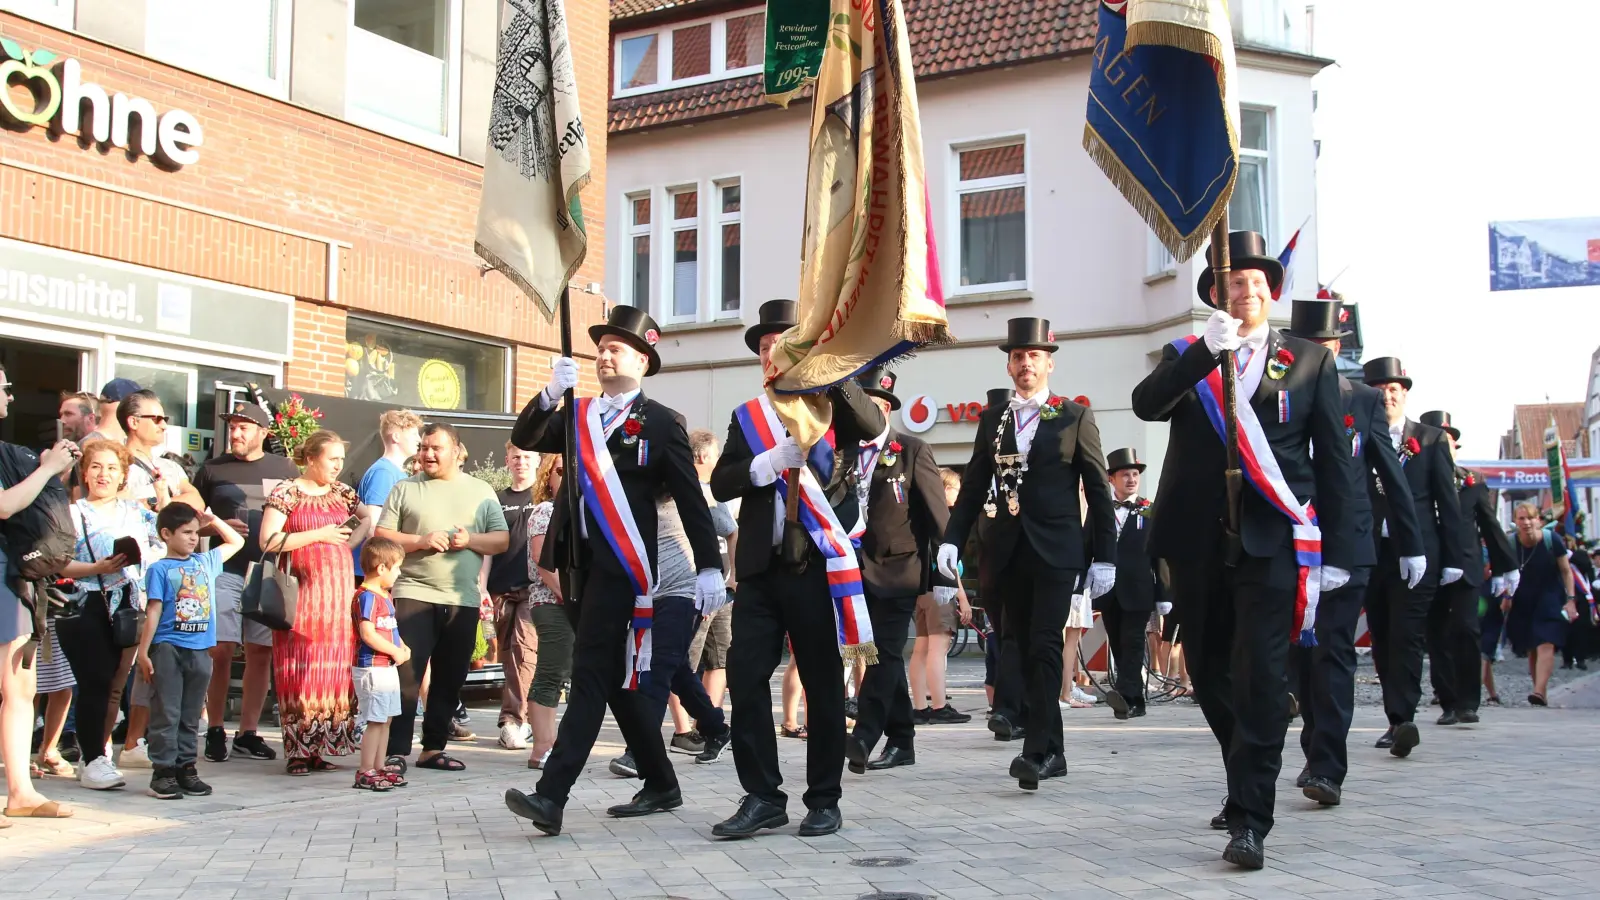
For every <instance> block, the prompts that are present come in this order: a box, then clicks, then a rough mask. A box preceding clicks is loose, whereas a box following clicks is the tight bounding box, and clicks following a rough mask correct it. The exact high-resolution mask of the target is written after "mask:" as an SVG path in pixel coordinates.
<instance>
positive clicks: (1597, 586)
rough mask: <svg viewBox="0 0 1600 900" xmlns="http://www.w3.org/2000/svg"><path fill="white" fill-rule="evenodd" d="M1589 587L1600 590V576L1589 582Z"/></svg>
mask: <svg viewBox="0 0 1600 900" xmlns="http://www.w3.org/2000/svg"><path fill="white" fill-rule="evenodd" d="M1589 587H1592V588H1594V589H1595V590H1596V591H1600V578H1596V579H1595V580H1593V581H1591V582H1589Z"/></svg>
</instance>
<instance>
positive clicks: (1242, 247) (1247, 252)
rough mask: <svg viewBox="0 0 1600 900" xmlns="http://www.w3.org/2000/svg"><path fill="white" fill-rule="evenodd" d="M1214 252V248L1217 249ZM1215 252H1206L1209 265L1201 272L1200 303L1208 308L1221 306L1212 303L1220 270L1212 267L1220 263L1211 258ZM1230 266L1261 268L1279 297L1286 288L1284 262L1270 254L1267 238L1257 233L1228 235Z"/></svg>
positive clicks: (1236, 232) (1236, 269) (1235, 232)
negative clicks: (1281, 290)
mask: <svg viewBox="0 0 1600 900" xmlns="http://www.w3.org/2000/svg"><path fill="white" fill-rule="evenodd" d="M1213 249H1214V248H1213ZM1211 256H1212V251H1211V250H1207V251H1206V257H1207V263H1208V264H1207V265H1206V267H1205V269H1204V270H1203V271H1202V272H1201V273H1200V285H1199V288H1198V290H1199V292H1200V302H1201V303H1204V304H1205V305H1207V306H1211V307H1215V306H1216V305H1217V304H1215V303H1213V302H1212V300H1211V282H1212V281H1213V280H1215V278H1216V270H1215V269H1212V268H1211V266H1212V265H1215V264H1216V260H1214V259H1211V258H1210V257H1211ZM1228 265H1229V267H1230V269H1231V270H1232V271H1235V272H1237V271H1239V270H1240V269H1260V270H1261V271H1263V272H1265V273H1266V274H1267V284H1268V285H1270V286H1271V287H1272V292H1273V293H1274V294H1276V293H1277V292H1278V288H1280V287H1282V286H1283V263H1281V262H1278V258H1277V257H1276V256H1273V255H1272V254H1271V253H1268V252H1267V239H1266V238H1264V237H1262V236H1261V235H1259V234H1257V233H1255V232H1254V231H1234V232H1230V233H1229V234H1228Z"/></svg>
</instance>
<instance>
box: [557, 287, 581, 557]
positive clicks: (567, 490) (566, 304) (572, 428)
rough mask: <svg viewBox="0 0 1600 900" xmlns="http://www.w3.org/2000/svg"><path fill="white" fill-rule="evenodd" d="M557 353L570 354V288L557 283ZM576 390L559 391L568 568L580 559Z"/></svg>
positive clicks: (568, 357)
mask: <svg viewBox="0 0 1600 900" xmlns="http://www.w3.org/2000/svg"><path fill="white" fill-rule="evenodd" d="M559 306H560V307H561V355H562V356H563V357H565V358H567V359H571V358H572V290H571V288H570V287H569V286H568V285H565V284H563V285H562V286H561V303H560V304H559ZM576 396H577V395H576V392H575V391H573V389H572V388H567V391H566V393H565V394H564V395H563V402H564V403H565V407H564V408H563V409H562V411H561V415H562V416H564V417H565V418H566V420H567V421H566V429H565V433H566V436H567V439H566V441H565V442H564V443H563V445H562V447H561V471H562V472H563V473H564V477H562V479H561V491H562V493H563V494H565V495H566V500H567V515H568V517H569V518H568V520H567V526H568V528H569V529H571V530H570V531H568V533H567V565H568V567H569V568H571V569H576V568H578V563H579V561H580V555H579V551H580V546H579V543H580V542H579V539H578V535H580V534H582V533H583V532H582V527H583V524H582V521H581V520H580V518H579V516H581V515H582V513H581V512H580V511H579V507H578V404H577V400H576Z"/></svg>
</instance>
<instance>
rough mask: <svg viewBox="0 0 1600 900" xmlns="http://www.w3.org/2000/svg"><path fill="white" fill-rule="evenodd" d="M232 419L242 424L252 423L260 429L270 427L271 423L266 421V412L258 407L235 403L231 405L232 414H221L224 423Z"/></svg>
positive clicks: (250, 404) (252, 404) (251, 404)
mask: <svg viewBox="0 0 1600 900" xmlns="http://www.w3.org/2000/svg"><path fill="white" fill-rule="evenodd" d="M234 419H239V420H240V421H244V422H252V423H254V424H256V425H260V426H261V427H262V428H271V427H272V423H271V422H270V421H268V419H267V411H266V410H264V409H262V408H261V407H259V406H256V405H255V404H254V403H235V404H234V405H233V412H228V413H223V414H222V420H223V421H224V422H229V421H232V420H234Z"/></svg>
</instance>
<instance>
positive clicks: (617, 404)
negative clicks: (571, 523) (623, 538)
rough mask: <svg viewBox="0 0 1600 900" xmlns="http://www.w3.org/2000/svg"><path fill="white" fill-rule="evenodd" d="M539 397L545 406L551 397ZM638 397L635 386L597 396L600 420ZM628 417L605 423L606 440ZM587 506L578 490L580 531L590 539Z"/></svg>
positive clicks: (541, 395) (619, 417)
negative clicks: (616, 393) (620, 391)
mask: <svg viewBox="0 0 1600 900" xmlns="http://www.w3.org/2000/svg"><path fill="white" fill-rule="evenodd" d="M539 398H540V401H539V402H540V406H544V403H545V401H547V400H549V399H550V398H548V397H546V396H545V395H543V394H540V395H539ZM637 399H639V389H638V388H634V389H633V390H631V391H628V392H626V393H622V394H618V395H616V396H615V397H611V396H607V395H605V394H601V395H600V396H598V397H596V398H595V401H594V402H595V407H596V408H597V409H599V410H600V421H601V422H602V423H604V422H606V417H607V416H611V414H612V413H613V412H615V411H619V410H624V409H627V408H628V407H629V406H631V405H633V401H635V400H637ZM544 408H545V409H549V408H550V407H548V406H544ZM626 418H627V417H626V416H622V415H617V416H613V417H612V418H611V421H610V422H609V423H607V424H606V425H605V434H606V440H610V439H611V435H612V434H614V433H615V432H616V430H617V429H618V428H619V427H621V426H622V422H623V420H624V419H626ZM578 427H579V428H582V427H584V426H583V424H582V423H579V425H578ZM587 508H588V506H587V502H586V501H585V500H584V499H583V492H582V491H579V492H578V533H579V534H581V535H582V536H583V539H584V540H588V539H589V517H588V516H586V515H584V512H585V511H586V510H587Z"/></svg>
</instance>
